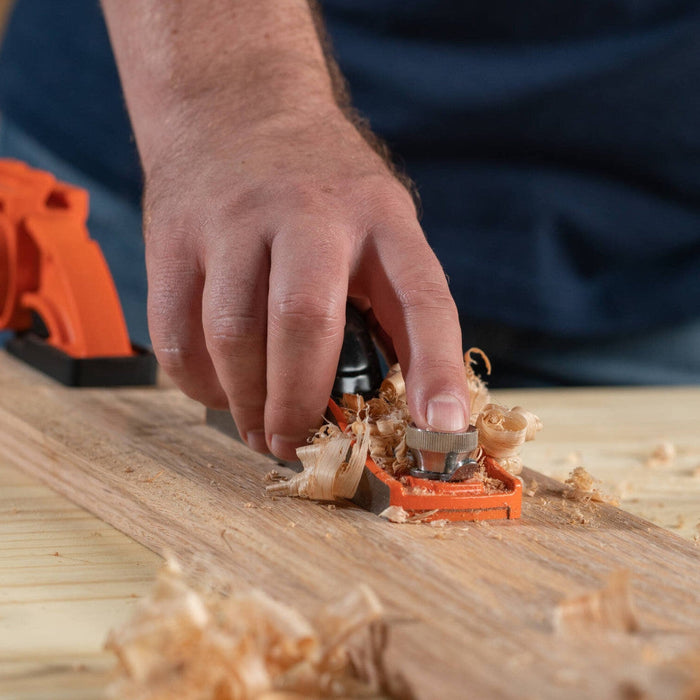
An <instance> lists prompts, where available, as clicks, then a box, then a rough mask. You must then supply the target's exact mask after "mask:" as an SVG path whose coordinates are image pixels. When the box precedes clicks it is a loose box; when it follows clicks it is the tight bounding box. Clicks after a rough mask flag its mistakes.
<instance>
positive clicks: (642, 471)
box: [496, 387, 700, 541]
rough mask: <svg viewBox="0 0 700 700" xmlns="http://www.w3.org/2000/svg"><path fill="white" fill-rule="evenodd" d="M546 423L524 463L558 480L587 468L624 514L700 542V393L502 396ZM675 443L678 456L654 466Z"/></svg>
mask: <svg viewBox="0 0 700 700" xmlns="http://www.w3.org/2000/svg"><path fill="white" fill-rule="evenodd" d="M496 398H497V399H498V400H499V401H504V402H505V403H507V404H508V405H511V406H514V405H516V404H518V403H520V404H521V405H523V406H526V407H527V408H528V409H530V410H532V411H534V412H535V413H536V414H537V415H538V416H540V418H542V420H543V422H544V425H545V428H546V429H545V432H543V433H541V434H540V435H539V436H538V439H537V440H535V441H534V442H529V443H527V444H526V445H525V446H524V447H523V457H524V460H525V463H526V464H530V465H533V466H535V465H536V467H537V469H538V470H539V471H541V472H543V473H545V474H548V475H550V476H553V477H555V478H557V479H559V480H560V481H563V480H564V479H566V477H567V476H568V474H569V473H570V472H571V470H572V469H573V468H574V467H576V466H579V465H581V466H584V467H585V468H586V469H587V470H588V471H589V472H590V473H591V474H592V475H593V476H594V477H596V478H597V479H600V481H601V482H602V484H603V488H604V490H605V491H607V492H608V493H609V494H611V495H613V496H615V497H617V498H618V499H619V501H620V507H621V508H623V509H624V510H626V511H628V512H630V513H634V514H636V515H639V516H641V517H643V518H646V519H648V520H651V522H653V523H655V524H657V525H660V526H661V527H664V528H667V529H669V530H672V531H673V532H676V533H677V534H679V535H681V536H683V537H685V538H687V539H689V540H694V541H698V540H700V387H653V388H632V387H630V388H616V389H566V390H561V389H538V390H535V391H522V390H521V391H500V392H498V391H497V392H496ZM664 443H667V444H670V445H672V446H673V448H674V449H675V451H676V456H675V457H674V458H673V459H670V460H668V461H667V462H663V461H659V462H656V463H655V462H654V461H653V460H650V457H651V455H652V453H653V452H654V450H655V448H657V447H658V446H659V445H661V444H664Z"/></svg>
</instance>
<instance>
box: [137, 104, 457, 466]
mask: <svg viewBox="0 0 700 700" xmlns="http://www.w3.org/2000/svg"><path fill="white" fill-rule="evenodd" d="M233 122H234V120H232V121H231V123H230V124H229V123H228V122H227V121H226V120H224V119H218V120H214V121H212V122H209V123H207V122H206V121H205V122H202V123H192V124H190V125H188V126H185V127H183V128H181V129H179V131H178V135H177V137H176V138H173V139H172V140H171V141H170V143H169V146H168V147H167V148H161V149H160V150H159V151H158V153H157V155H155V156H154V157H152V158H150V159H149V160H150V162H147V163H146V164H145V166H146V197H145V212H146V214H145V237H146V258H147V267H148V276H149V288H150V291H149V323H150V329H151V337H152V340H153V345H154V349H155V353H156V356H157V357H158V360H159V362H160V363H161V365H162V366H163V368H164V369H165V371H166V372H167V373H168V374H169V375H170V376H171V377H172V378H173V379H174V380H175V382H176V383H177V384H178V385H179V386H180V387H181V388H182V389H183V391H185V392H186V393H187V394H188V395H189V396H191V397H193V398H195V399H197V400H198V401H201V402H202V403H204V404H206V405H207V406H210V407H214V408H226V407H228V408H230V410H231V413H232V415H233V417H234V419H235V421H236V424H237V426H238V428H239V431H240V433H241V436H242V437H243V438H244V439H245V440H246V441H247V443H248V444H249V445H250V446H251V447H253V448H254V449H256V450H260V451H267V450H268V448H269V450H270V451H271V452H273V453H274V454H275V455H277V456H278V457H281V458H285V459H293V458H294V456H295V448H296V447H297V446H299V445H300V444H302V443H303V442H304V441H305V440H306V438H307V437H308V435H309V429H310V428H314V427H316V426H317V425H318V424H319V423H320V421H321V419H322V415H323V413H324V410H325V407H326V404H327V401H328V396H329V393H330V390H331V386H332V384H333V378H334V375H335V371H336V366H337V362H338V356H339V353H340V348H341V345H342V340H343V328H344V315H345V303H346V299H347V297H350V298H351V299H353V300H354V301H355V302H356V303H357V304H358V306H360V307H361V308H362V307H364V308H368V307H371V308H372V310H373V312H374V314H375V316H376V318H377V320H378V322H379V323H380V324H381V326H382V328H383V329H384V330H385V331H386V333H387V334H388V335H389V336H390V338H391V339H392V342H393V344H394V347H395V349H396V352H397V355H398V358H399V361H400V363H401V366H402V368H403V370H404V373H405V377H406V385H407V389H408V402H409V408H410V411H411V414H412V416H413V418H414V420H415V421H416V423H417V424H418V425H419V426H423V427H426V426H430V427H432V428H434V429H436V430H446V431H452V430H459V429H463V428H464V427H465V426H466V425H467V423H468V416H469V406H468V391H467V386H466V381H465V374H464V366H463V361H462V344H461V334H460V329H459V322H458V316H457V311H456V308H455V305H454V302H453V300H452V297H451V295H450V293H449V290H448V286H447V282H446V279H445V275H444V273H443V271H442V269H441V267H440V264H439V263H438V261H437V259H436V258H435V255H434V254H433V252H432V251H431V249H430V247H429V246H428V244H427V242H426V240H425V237H424V235H423V232H422V230H421V227H420V225H419V223H418V221H417V218H416V212H415V207H414V204H413V201H412V198H411V196H410V194H409V193H408V191H407V190H406V189H405V187H404V186H403V185H402V184H401V183H400V182H399V181H398V180H397V179H396V177H395V176H394V175H393V174H392V172H391V171H390V169H389V168H388V167H387V165H386V164H385V162H384V161H383V159H382V158H381V157H380V156H379V155H377V153H375V152H374V150H373V149H372V148H371V147H370V146H369V145H368V144H367V142H366V141H365V140H364V138H363V137H362V136H361V135H360V133H359V132H358V131H357V130H356V129H355V127H354V126H353V125H352V124H351V123H350V122H349V121H348V120H347V119H346V117H345V116H344V114H343V113H342V112H341V111H340V109H338V108H337V107H336V106H335V105H329V106H323V107H318V106H315V107H311V106H309V107H308V108H303V107H299V108H292V109H290V110H287V111H285V112H283V113H274V114H268V115H266V116H265V117H264V118H262V119H257V120H254V121H253V120H249V121H248V122H247V123H246V124H244V125H241V124H236V125H235V126H234V123H233Z"/></svg>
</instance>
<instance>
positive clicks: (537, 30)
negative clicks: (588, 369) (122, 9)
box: [0, 0, 700, 337]
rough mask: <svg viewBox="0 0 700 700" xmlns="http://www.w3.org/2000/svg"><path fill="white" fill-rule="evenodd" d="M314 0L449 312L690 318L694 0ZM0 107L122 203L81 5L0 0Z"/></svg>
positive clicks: (696, 176) (697, 114) (694, 203)
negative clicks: (447, 294) (437, 268)
mask: <svg viewBox="0 0 700 700" xmlns="http://www.w3.org/2000/svg"><path fill="white" fill-rule="evenodd" d="M323 8H324V11H325V15H326V18H327V22H328V26H329V31H330V34H331V37H332V40H333V42H334V46H335V51H336V54H337V56H338V60H339V62H340V65H341V68H342V69H343V71H344V73H345V75H346V76H347V78H348V80H349V83H350V86H351V89H352V94H353V98H354V102H355V104H356V105H357V106H358V107H359V109H360V110H361V111H362V112H363V113H364V114H365V115H366V116H368V117H369V119H370V122H371V124H372V126H373V127H374V129H375V130H376V131H377V132H378V133H379V134H381V135H382V136H384V137H385V138H386V139H387V140H388V142H389V144H390V146H391V147H392V148H393V150H394V152H395V153H396V154H397V155H398V157H399V160H400V161H401V162H403V163H404V164H405V166H406V169H407V171H408V173H409V174H410V175H411V176H412V177H413V178H414V179H415V180H416V182H417V184H418V188H419V191H420V193H421V196H422V201H423V210H424V215H423V223H424V227H425V229H426V233H427V235H428V238H429V240H430V241H431V243H432V244H433V246H434V248H435V249H436V251H437V253H438V255H439V257H440V258H441V260H442V262H443V264H444V265H445V269H446V271H447V273H448V275H449V277H450V281H451V286H452V289H453V292H454V294H455V297H456V299H457V301H458V304H459V305H460V309H461V312H462V314H463V316H464V317H465V318H469V319H474V320H479V319H490V320H493V321H497V322H500V323H502V324H505V325H508V326H511V327H520V328H527V329H534V330H540V331H544V332H547V333H549V334H555V335H556V334H558V335H560V336H565V337H578V336H591V335H592V334H601V335H602V334H612V333H620V332H625V331H633V330H636V331H639V330H642V329H645V328H651V327H653V326H658V325H661V324H662V323H672V322H675V321H678V322H681V321H684V320H687V319H691V318H697V317H700V87H699V86H700V2H699V1H698V0H693V1H692V2H691V1H689V0H685V1H681V0H586V1H585V2H582V1H581V0H556V1H555V0H533V1H532V2H522V0H489V2H465V1H464V0H325V2H323ZM0 109H2V111H3V112H4V113H5V114H7V115H8V116H9V117H10V118H11V119H13V120H14V121H16V122H17V123H18V124H20V125H21V126H22V128H23V129H25V130H26V131H28V132H29V133H31V134H32V135H33V136H34V137H36V138H37V139H38V140H40V141H42V142H43V143H45V144H46V145H47V146H48V147H50V148H52V149H54V150H55V151H56V152H58V153H59V154H60V155H61V156H62V157H65V158H67V159H68V160H70V161H72V162H73V163H75V164H76V166H78V167H80V168H83V169H85V170H86V171H87V172H89V174H90V175H91V176H93V177H95V178H97V179H99V180H100V181H101V182H103V183H104V184H105V185H106V186H109V187H112V188H114V189H115V190H117V191H119V192H121V193H122V194H125V195H127V196H128V197H130V198H131V199H132V200H134V201H136V199H137V198H138V196H139V191H140V175H139V171H138V167H137V165H136V160H135V155H134V149H133V143H132V141H131V138H130V130H129V127H128V123H127V120H126V115H125V111H124V107H123V100H122V97H121V94H120V92H119V89H118V85H117V76H116V72H115V68H114V64H113V59H112V57H111V53H110V50H109V47H108V44H107V37H106V32H105V28H104V24H103V21H102V18H101V16H100V11H99V7H98V3H97V0H61V2H46V0H18V7H17V10H16V11H15V15H14V17H13V20H12V23H11V25H10V27H9V30H8V33H7V38H6V41H5V45H4V47H3V51H2V58H1V60H0Z"/></svg>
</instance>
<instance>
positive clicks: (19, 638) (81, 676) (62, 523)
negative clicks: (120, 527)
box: [0, 453, 162, 700]
mask: <svg viewBox="0 0 700 700" xmlns="http://www.w3.org/2000/svg"><path fill="white" fill-rule="evenodd" d="M161 561H162V560H161V559H160V557H158V556H156V555H155V554H154V553H152V552H149V551H148V550H145V549H144V548H143V547H142V546H141V545H139V544H137V543H136V542H134V541H133V540H131V539H130V538H128V537H126V536H125V535H123V534H122V533H120V532H117V531H116V530H115V529H114V528H112V527H111V526H110V525H108V524H107V523H105V522H104V521H102V520H99V519H98V518H96V517H95V516H93V515H90V514H89V513H88V512H87V511H85V510H84V509H82V508H79V507H78V506H76V505H73V504H72V503H70V502H69V501H67V500H66V499H65V498H64V497H62V496H60V495H58V494H57V493H55V492H54V491H52V490H51V489H49V488H48V487H46V486H44V485H43V484H40V483H39V482H37V481H36V480H35V479H34V478H32V477H30V476H28V475H26V474H24V473H21V472H19V471H17V470H16V469H13V468H12V466H11V458H10V454H9V453H2V454H0V697H2V699H3V700H38V699H42V700H47V698H49V697H50V698H51V700H96V699H97V698H99V697H102V690H103V688H104V686H105V684H106V682H107V678H108V671H109V669H110V668H111V667H112V666H113V665H114V658H113V656H112V655H111V654H109V653H107V652H105V651H103V648H102V647H103V644H104V640H105V637H106V634H107V630H108V629H110V628H111V627H113V626H115V625H118V624H122V623H123V622H125V621H126V620H127V619H128V617H129V616H130V615H131V613H132V612H133V608H134V605H135V604H136V602H137V600H138V598H139V597H141V596H142V595H144V594H145V593H146V592H147V591H148V590H149V589H150V588H151V586H152V582H153V577H154V575H155V572H156V571H157V569H158V568H159V566H160V562H161Z"/></svg>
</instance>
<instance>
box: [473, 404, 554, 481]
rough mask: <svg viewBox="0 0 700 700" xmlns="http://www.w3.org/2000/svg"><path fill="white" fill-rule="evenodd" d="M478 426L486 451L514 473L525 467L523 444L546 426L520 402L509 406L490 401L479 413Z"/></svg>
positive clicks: (483, 448)
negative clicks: (521, 449)
mask: <svg viewBox="0 0 700 700" xmlns="http://www.w3.org/2000/svg"><path fill="white" fill-rule="evenodd" d="M476 427H477V430H478V431H479V446H480V447H481V448H482V450H483V451H484V453H485V454H486V455H488V456H489V457H492V458H494V459H495V460H496V461H497V462H498V464H499V465H500V466H502V467H503V468H504V469H506V470H507V471H509V472H510V473H511V474H520V472H522V470H523V463H522V460H521V458H520V447H521V446H522V445H523V444H524V443H525V442H526V441H527V440H533V439H534V437H535V434H536V433H537V431H538V430H542V421H540V419H539V418H538V417H537V416H536V415H534V414H533V413H530V412H529V411H526V410H525V409H523V408H521V407H520V406H516V407H515V408H513V409H508V408H507V407H505V406H499V405H498V404H494V403H488V404H486V405H485V406H484V407H483V409H482V410H481V413H480V414H479V416H478V417H477V419H476Z"/></svg>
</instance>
